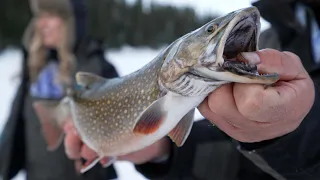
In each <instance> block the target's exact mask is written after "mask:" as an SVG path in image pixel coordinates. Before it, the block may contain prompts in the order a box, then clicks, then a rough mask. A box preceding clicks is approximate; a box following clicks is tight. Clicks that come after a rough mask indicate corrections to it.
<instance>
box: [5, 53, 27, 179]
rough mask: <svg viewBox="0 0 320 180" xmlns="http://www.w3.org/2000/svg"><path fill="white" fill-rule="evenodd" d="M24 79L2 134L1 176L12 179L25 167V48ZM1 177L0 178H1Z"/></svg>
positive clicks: (24, 60)
mask: <svg viewBox="0 0 320 180" xmlns="http://www.w3.org/2000/svg"><path fill="white" fill-rule="evenodd" d="M23 54H24V59H23V61H22V63H23V64H22V67H23V69H22V79H21V84H20V86H19V88H18V90H17V93H16V96H15V98H14V100H13V103H12V105H11V112H10V114H9V118H8V120H7V122H6V124H5V127H4V129H3V132H2V133H1V136H0V177H1V178H2V179H3V180H10V179H11V178H13V177H14V176H15V175H16V174H17V173H18V172H19V171H20V170H21V169H22V168H24V167H25V150H24V149H25V144H24V120H23V116H22V108H23V104H24V103H23V99H24V96H25V92H26V84H27V76H26V73H27V69H26V68H25V67H26V58H25V57H26V52H25V51H24V50H23ZM1 178H0V179H1Z"/></svg>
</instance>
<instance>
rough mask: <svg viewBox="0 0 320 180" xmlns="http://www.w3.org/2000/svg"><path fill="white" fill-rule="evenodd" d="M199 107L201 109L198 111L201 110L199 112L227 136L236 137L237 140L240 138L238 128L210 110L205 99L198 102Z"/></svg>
mask: <svg viewBox="0 0 320 180" xmlns="http://www.w3.org/2000/svg"><path fill="white" fill-rule="evenodd" d="M199 108H200V109H201V110H199V111H200V112H201V114H202V115H203V116H204V117H207V119H208V120H209V121H210V122H211V123H212V124H214V125H215V126H217V127H218V128H219V129H220V130H222V131H223V132H225V133H226V134H227V135H228V136H230V137H232V138H234V139H237V140H239V139H242V138H241V134H240V133H238V130H239V128H238V127H236V126H234V125H232V124H231V123H230V122H228V121H227V120H225V119H224V118H223V117H221V116H220V115H218V114H215V113H214V112H212V111H211V109H210V108H209V106H208V101H207V99H206V100H205V101H203V102H202V103H201V104H200V106H199Z"/></svg>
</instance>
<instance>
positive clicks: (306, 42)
mask: <svg viewBox="0 0 320 180" xmlns="http://www.w3.org/2000/svg"><path fill="white" fill-rule="evenodd" d="M253 5H254V6H256V7H258V8H259V10H260V13H261V15H262V17H263V18H264V19H266V20H267V21H268V22H269V23H270V24H271V27H270V28H269V29H267V30H266V31H264V32H263V33H262V34H261V36H260V42H259V48H260V49H264V48H274V49H277V50H282V51H290V52H293V53H295V54H297V55H298V56H299V57H300V58H301V60H302V63H303V66H304V67H305V68H306V70H307V71H308V72H309V73H310V75H311V76H312V77H313V79H316V80H317V82H320V66H319V65H320V48H319V47H320V1H318V0H260V1H257V2H255V3H253Z"/></svg>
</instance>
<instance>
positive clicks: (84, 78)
mask: <svg viewBox="0 0 320 180" xmlns="http://www.w3.org/2000/svg"><path fill="white" fill-rule="evenodd" d="M76 81H77V84H78V85H80V86H82V87H84V88H86V89H89V88H90V87H92V86H93V85H95V84H103V83H105V82H106V81H107V79H106V78H104V77H101V76H98V75H96V74H93V73H89V72H81V71H80V72H77V74H76Z"/></svg>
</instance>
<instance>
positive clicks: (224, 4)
mask: <svg viewBox="0 0 320 180" xmlns="http://www.w3.org/2000/svg"><path fill="white" fill-rule="evenodd" d="M127 1H130V2H134V1H135V0H127ZM151 1H154V2H157V3H160V4H171V5H175V6H190V7H193V8H195V10H196V12H197V13H199V14H206V13H216V12H217V13H222V14H224V13H228V12H230V11H233V10H236V9H239V8H243V7H248V6H250V2H251V1H254V0H251V1H250V0H144V1H143V2H144V5H145V6H146V7H148V5H149V3H150V2H151ZM267 27H268V23H266V22H265V21H264V20H262V29H265V28H267ZM160 50H161V48H160V49H157V50H153V49H149V48H131V47H123V48H122V49H120V50H116V51H110V52H108V53H106V56H107V57H108V58H109V59H110V61H111V63H112V64H113V65H115V66H116V68H117V71H118V72H119V74H120V75H125V74H128V73H131V72H133V71H135V70H137V69H139V68H140V67H141V66H143V65H144V64H146V63H148V62H149V61H150V60H152V59H153V58H154V57H155V56H156V55H157V54H158V53H159V51H160ZM20 62H21V53H20V51H19V50H17V49H8V50H6V51H5V52H4V53H2V54H0V87H1V91H0V92H1V93H0V131H1V130H2V128H3V125H4V123H5V121H6V119H7V116H8V111H9V109H10V106H11V102H12V99H13V96H14V95H15V93H16V88H17V86H18V85H19V82H20V81H19V79H14V78H12V77H14V76H15V75H17V74H18V73H19V71H20V67H21V66H20ZM201 117H202V116H201V115H200V114H199V112H197V114H196V119H201ZM48 163H50V162H48ZM115 166H116V170H117V172H118V174H119V180H145V179H146V178H144V177H143V176H142V175H141V174H139V173H137V172H136V171H135V169H134V167H133V165H132V164H130V163H128V162H117V163H116V164H115ZM23 179H24V173H23V172H21V173H20V174H19V176H18V177H16V180H23Z"/></svg>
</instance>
